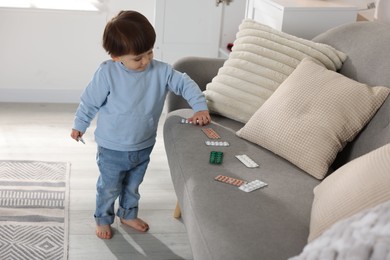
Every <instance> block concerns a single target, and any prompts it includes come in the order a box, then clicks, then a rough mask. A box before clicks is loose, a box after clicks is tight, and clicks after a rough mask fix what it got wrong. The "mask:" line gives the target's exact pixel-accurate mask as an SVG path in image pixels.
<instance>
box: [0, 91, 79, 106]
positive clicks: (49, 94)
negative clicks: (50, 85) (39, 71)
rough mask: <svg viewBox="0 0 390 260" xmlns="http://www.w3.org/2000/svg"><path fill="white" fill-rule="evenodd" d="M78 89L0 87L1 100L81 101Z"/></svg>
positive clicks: (36, 101) (30, 101) (38, 101)
mask: <svg viewBox="0 0 390 260" xmlns="http://www.w3.org/2000/svg"><path fill="white" fill-rule="evenodd" d="M82 91H83V90H78V89H0V102H10V103H13V102H21V103H79V102H80V95H81V93H82Z"/></svg>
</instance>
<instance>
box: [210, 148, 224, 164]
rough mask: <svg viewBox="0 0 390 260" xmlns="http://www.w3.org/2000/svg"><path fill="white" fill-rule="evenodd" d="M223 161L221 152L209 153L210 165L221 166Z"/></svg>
mask: <svg viewBox="0 0 390 260" xmlns="http://www.w3.org/2000/svg"><path fill="white" fill-rule="evenodd" d="M222 159H223V152H219V151H212V152H210V163H211V164H221V163H222Z"/></svg>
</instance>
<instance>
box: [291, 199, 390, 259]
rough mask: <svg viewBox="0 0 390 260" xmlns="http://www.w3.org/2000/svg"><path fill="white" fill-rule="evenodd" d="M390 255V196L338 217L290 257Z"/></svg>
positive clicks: (317, 257) (384, 257)
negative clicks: (296, 253) (296, 254)
mask: <svg viewBox="0 0 390 260" xmlns="http://www.w3.org/2000/svg"><path fill="white" fill-rule="evenodd" d="M309 259H321V260H350V259H353V260H369V259H371V260H375V259H377V260H382V259H390V200H388V201H387V202H383V203H381V204H379V205H377V206H375V207H373V208H369V209H366V210H363V211H361V212H359V213H356V214H355V215H353V216H352V217H348V218H346V219H343V220H340V221H338V222H337V223H336V224H334V225H332V226H331V227H330V229H327V230H326V231H325V232H324V233H323V234H322V235H321V236H319V237H318V238H317V239H315V240H314V241H312V242H311V243H309V244H307V245H306V246H305V248H304V249H303V252H302V253H301V254H300V255H299V256H296V257H293V258H290V260H309Z"/></svg>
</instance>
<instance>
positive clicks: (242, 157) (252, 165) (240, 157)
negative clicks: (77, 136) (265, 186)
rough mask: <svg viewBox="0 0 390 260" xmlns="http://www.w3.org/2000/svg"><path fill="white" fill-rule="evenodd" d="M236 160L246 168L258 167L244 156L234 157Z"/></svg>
mask: <svg viewBox="0 0 390 260" xmlns="http://www.w3.org/2000/svg"><path fill="white" fill-rule="evenodd" d="M236 158H237V159H238V160H240V161H241V162H242V163H243V164H244V165H245V166H246V167H248V168H256V167H259V165H258V164H257V163H256V162H255V161H253V160H252V159H251V158H250V157H249V156H248V155H246V154H239V155H236Z"/></svg>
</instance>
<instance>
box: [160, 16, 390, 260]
mask: <svg viewBox="0 0 390 260" xmlns="http://www.w3.org/2000/svg"><path fill="white" fill-rule="evenodd" d="M313 40H314V41H316V42H321V43H326V44H329V45H331V46H333V47H335V48H336V49H338V50H340V51H342V52H344V53H346V54H347V55H348V59H347V60H346V62H345V63H344V64H343V66H342V68H341V70H340V71H339V72H340V73H341V74H344V75H345V76H348V77H350V78H352V79H355V80H357V81H360V82H363V83H366V84H369V85H382V86H387V87H390V27H389V25H385V24H380V23H376V22H358V23H353V24H348V25H342V26H340V27H337V28H334V29H332V30H329V31H328V32H325V33H323V34H321V35H319V36H317V37H316V38H314V39H313ZM223 62H224V60H221V59H209V58H198V57H189V58H185V59H182V60H180V61H178V62H177V63H176V64H175V68H176V69H177V70H179V71H183V72H186V73H187V74H188V75H189V76H190V77H192V78H193V79H194V80H195V81H196V82H197V83H198V84H199V86H200V87H201V88H203V89H205V87H206V85H207V83H208V82H210V81H211V80H212V78H213V77H214V76H215V75H216V74H217V72H218V69H219V68H220V67H221V66H222V65H223ZM389 99H390V98H387V100H386V101H385V103H384V104H383V105H382V107H381V108H380V109H379V110H378V112H377V113H376V115H375V116H374V118H373V119H372V120H371V121H370V122H369V124H368V125H367V126H366V127H365V128H364V129H363V131H362V132H361V133H360V134H359V135H358V136H357V137H356V138H355V139H354V141H353V142H352V143H349V144H348V145H347V146H346V147H345V149H344V150H343V151H342V152H340V153H339V155H338V156H337V158H336V161H335V163H334V164H333V167H332V168H333V169H331V170H330V172H331V171H332V170H334V169H336V168H338V167H340V166H341V165H344V164H345V163H347V162H349V161H351V160H352V159H354V158H357V157H358V156H361V155H363V154H366V153H368V152H370V151H372V150H374V149H376V148H378V147H381V146H383V145H384V144H387V143H389V142H390V124H389V122H390V100H389ZM167 105H168V110H169V114H168V115H167V118H166V122H165V125H164V142H165V149H166V152H167V156H168V161H169V167H170V171H171V176H172V180H173V185H174V188H175V191H176V194H177V198H178V203H179V205H180V208H181V212H182V218H183V221H184V224H185V226H186V229H187V232H188V237H189V241H190V243H191V247H192V251H193V257H194V259H200V260H209V259H221V260H222V259H223V260H228V259H234V260H237V259H272V260H277V259H288V258H289V257H293V256H295V255H298V254H299V253H300V252H301V251H302V249H303V248H304V246H305V245H306V244H307V239H308V233H309V223H310V212H311V207H312V203H313V188H314V187H315V186H316V185H318V184H319V183H320V180H317V179H315V178H313V177H312V176H310V175H308V174H306V173H305V172H303V171H302V170H300V169H299V168H297V167H296V166H294V165H293V164H291V163H290V162H288V161H286V160H285V159H283V158H281V157H279V156H277V155H275V154H273V153H272V152H270V151H268V150H266V149H264V148H262V147H260V146H258V145H255V144H253V143H251V142H248V141H246V140H244V139H241V138H239V137H237V136H236V134H235V133H236V131H237V130H239V129H240V128H241V127H243V124H242V123H239V122H236V121H233V120H231V119H228V118H225V117H222V116H218V115H212V120H213V122H212V124H211V127H212V128H213V129H214V130H215V131H216V132H218V133H219V135H220V136H221V137H222V139H223V140H224V141H228V142H229V143H230V146H229V147H222V148H221V147H217V148H216V147H210V146H206V145H205V144H204V142H205V140H207V138H206V136H205V135H204V134H203V133H202V131H200V129H199V127H195V126H190V125H183V124H180V119H181V118H183V117H189V116H191V115H192V113H193V112H192V111H191V110H190V109H188V105H187V104H186V103H185V102H184V101H183V100H182V99H181V98H179V97H177V96H175V95H170V96H169V97H168V99H167ZM212 150H221V151H223V152H224V161H223V163H222V164H221V165H213V164H210V163H209V162H208V161H209V155H210V151H212ZM237 154H247V155H248V156H250V157H251V158H252V159H253V160H254V161H255V162H257V163H259V164H260V165H261V167H259V168H256V169H249V168H247V167H245V166H244V165H243V164H241V163H240V162H239V161H238V160H237V159H235V158H234V156H235V155H237ZM219 174H222V175H227V176H231V177H235V178H238V179H244V180H255V179H259V178H260V179H261V180H263V181H264V182H266V183H268V184H269V185H268V187H266V188H263V189H261V190H260V191H261V192H259V191H255V192H251V193H245V192H242V191H240V190H238V189H235V188H232V187H233V186H230V185H226V184H221V185H217V184H219V183H217V182H216V181H215V180H214V177H215V176H217V175H219ZM346 188H348V187H346Z"/></svg>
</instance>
